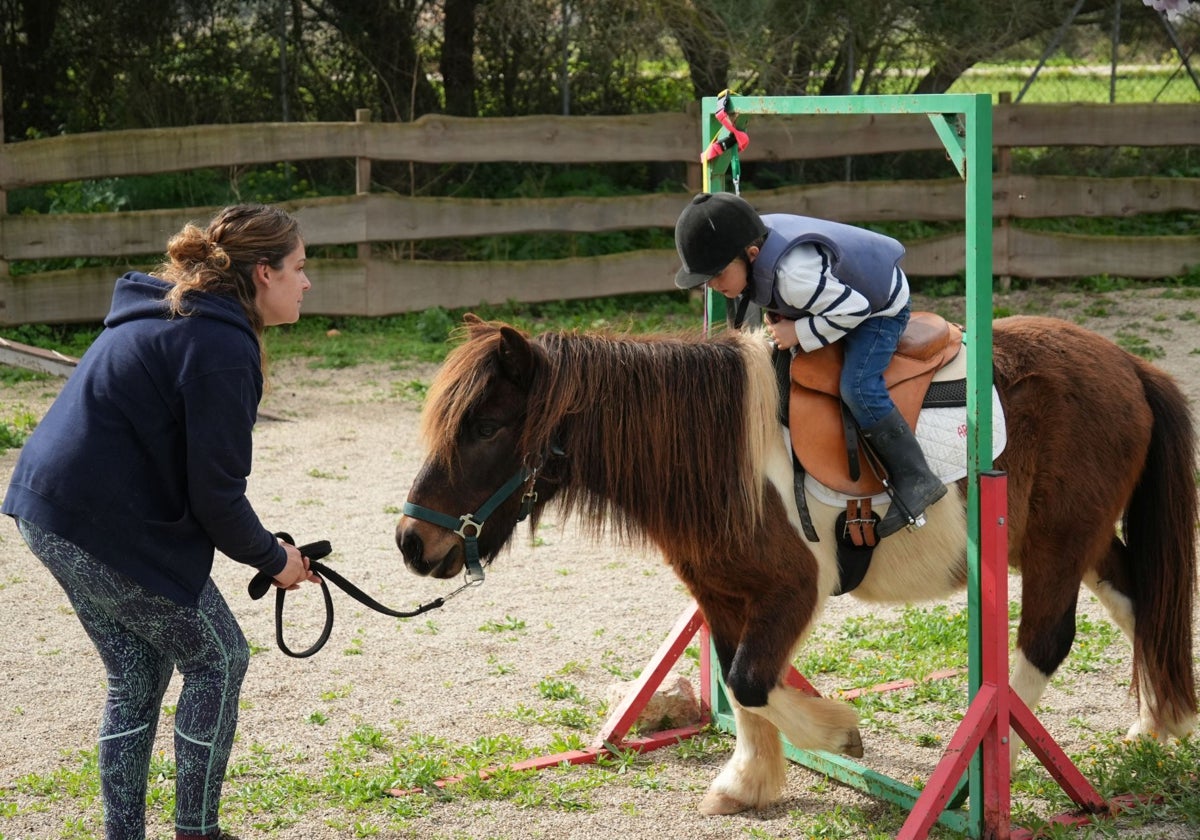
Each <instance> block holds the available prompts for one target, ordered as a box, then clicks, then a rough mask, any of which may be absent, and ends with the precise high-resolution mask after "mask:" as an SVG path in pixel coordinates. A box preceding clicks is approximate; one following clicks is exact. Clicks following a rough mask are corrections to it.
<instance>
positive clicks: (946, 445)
mask: <svg viewBox="0 0 1200 840" xmlns="http://www.w3.org/2000/svg"><path fill="white" fill-rule="evenodd" d="M915 434H916V437H917V441H918V442H919V443H920V444H921V451H922V452H924V453H925V460H926V461H927V462H928V463H929V469H931V470H932V471H933V473H934V475H936V476H938V477H939V478H941V480H942V481H943V482H945V483H946V484H949V483H950V482H952V481H958V480H959V479H960V478H965V477H966V475H967V409H966V407H965V406H964V407H962V408H925V409H922V410H921V414H920V416H918V417H917V428H916V430H915ZM1007 442H1008V434H1007V431H1006V429H1005V425H1004V408H1003V407H1002V406H1001V405H1000V394H999V392H998V391H997V390H996V388H995V386H993V387H992V457H993V458H995V457H996V456H997V455H999V454H1000V453H1001V452H1003V451H1004V445H1005V444H1006V443H1007ZM788 445H789V446H790V445H791V442H790V441H789V444H788ZM862 468H863V469H864V470H868V469H870V467H868V466H867V465H866V463H865V461H864V462H863V467H862ZM804 489H806V490H807V491H808V493H809V495H810V496H813V497H814V498H816V499H817V501H820V502H823V503H824V504H827V505H832V506H833V507H845V506H846V501H847V500H848V499H852V498H855V497H854V496H851V495H848V494H846V493H840V492H838V491H837V490H833V489H831V488H829V487H826V486H825V485H824V484H822V483H821V482H819V481H817V480H816V479H815V478H813V477H812V475H811V474H806V475H805V476H804ZM890 501H891V499H890V498H889V497H888V495H887V493H880V494H878V495H876V496H872V497H871V506H872V507H874V508H877V509H881V508H882V507H883V506H884V505H886V504H888V503H889V502H890Z"/></svg>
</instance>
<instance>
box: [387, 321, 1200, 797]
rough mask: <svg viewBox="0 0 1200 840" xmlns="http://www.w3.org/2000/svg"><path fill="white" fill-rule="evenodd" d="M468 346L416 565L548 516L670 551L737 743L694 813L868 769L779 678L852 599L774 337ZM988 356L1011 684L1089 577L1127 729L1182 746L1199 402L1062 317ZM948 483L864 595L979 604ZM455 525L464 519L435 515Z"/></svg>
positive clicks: (1044, 647)
mask: <svg viewBox="0 0 1200 840" xmlns="http://www.w3.org/2000/svg"><path fill="white" fill-rule="evenodd" d="M462 332H463V333H465V339H464V340H463V341H462V342H461V343H460V344H459V345H458V346H456V347H455V348H454V349H453V350H452V351H451V352H450V354H449V355H448V356H447V359H446V361H445V363H444V364H443V366H442V367H441V368H440V370H439V372H438V373H437V375H436V377H435V379H434V381H433V383H432V385H431V387H430V389H429V392H428V395H427V400H426V404H425V406H424V408H423V411H422V419H421V435H422V438H423V440H424V442H425V445H426V446H427V449H428V453H427V456H426V460H425V461H424V463H423V465H422V466H421V468H420V470H419V471H418V473H417V475H416V477H415V479H414V481H413V484H412V487H411V490H410V491H409V495H408V504H407V505H406V506H405V509H404V513H403V515H402V516H401V518H400V520H399V522H398V523H397V525H396V534H395V536H396V543H397V546H398V547H399V549H400V551H401V553H402V555H403V558H404V562H405V564H406V565H407V566H408V568H409V569H410V570H411V571H413V572H415V573H417V574H420V575H431V576H434V577H437V578H450V577H453V576H455V575H457V574H458V573H460V572H461V571H463V569H464V564H468V565H469V561H471V560H472V559H474V558H482V560H483V562H490V560H492V559H494V558H495V556H496V555H497V553H498V552H499V551H500V550H501V548H503V547H504V546H505V545H506V544H507V543H508V542H509V540H510V538H511V537H512V535H513V533H514V529H515V527H516V523H517V521H518V520H519V519H520V518H522V517H523V516H524V515H525V514H529V515H530V516H531V521H532V523H533V524H534V525H535V526H536V523H537V520H538V516H539V514H540V513H541V511H542V510H543V509H544V508H545V505H547V504H549V503H551V502H554V503H555V504H557V505H558V506H559V507H560V509H561V510H562V512H563V515H564V516H574V517H575V518H576V519H577V520H578V521H579V522H581V524H582V525H583V526H584V528H585V530H586V531H587V532H589V533H590V534H592V535H593V536H595V537H600V536H602V535H604V534H606V533H607V534H611V535H613V536H615V537H617V538H618V539H622V540H628V541H632V542H638V541H641V542H649V543H651V544H653V545H654V546H657V548H658V549H659V550H660V551H661V553H662V555H663V557H664V559H665V560H666V562H667V563H669V565H670V566H671V568H672V569H673V571H674V572H675V573H676V574H677V575H678V577H679V578H680V580H681V581H682V582H683V583H684V584H685V585H686V586H687V588H688V590H689V591H690V593H691V595H692V596H693V598H694V599H695V601H696V603H697V605H698V607H699V608H700V610H701V613H702V615H703V617H704V619H705V621H706V622H707V624H708V627H709V630H710V634H711V638H712V642H713V645H714V649H715V651H716V656H717V660H718V663H719V665H720V668H721V673H722V675H723V677H724V680H725V683H726V686H727V688H728V690H729V693H730V696H731V698H732V701H733V703H732V705H733V712H734V720H735V725H736V733H737V739H736V743H735V747H734V751H733V753H732V755H731V757H730V758H729V760H728V762H727V763H726V764H725V766H724V767H723V768H722V769H721V771H720V772H719V774H718V775H717V776H716V778H715V779H714V780H713V782H712V783H711V785H710V787H709V789H708V791H707V792H706V794H705V795H704V797H703V799H702V800H701V802H700V805H699V807H700V810H701V811H702V812H703V813H705V814H730V813H736V812H739V811H743V810H747V809H761V808H764V807H766V806H767V805H769V804H770V803H772V802H773V801H775V800H776V799H777V798H778V797H779V795H780V792H781V790H782V788H783V785H784V781H785V773H786V762H785V759H784V756H783V751H782V744H781V741H780V737H779V735H780V733H782V734H783V735H784V736H786V737H787V739H788V740H789V741H790V742H791V743H792V744H793V745H795V746H796V747H798V748H800V749H809V750H827V751H830V752H834V753H843V754H847V755H851V756H855V757H858V756H861V755H862V754H863V748H862V740H861V737H860V734H859V730H858V726H857V717H856V713H855V711H854V709H853V708H852V707H850V706H849V705H847V704H845V703H842V702H839V701H836V700H833V699H829V698H825V697H819V696H811V695H809V694H806V693H803V692H802V691H800V690H799V689H797V688H794V687H792V686H791V685H789V684H788V683H787V681H786V674H787V672H788V669H789V667H790V662H791V661H792V660H793V658H794V656H795V654H796V652H797V649H798V647H799V646H800V644H801V643H802V642H803V640H804V638H805V636H806V634H807V633H808V632H809V630H810V629H811V628H812V626H813V624H814V622H815V620H816V618H817V617H818V615H819V613H820V611H821V608H822V606H823V604H824V603H825V601H826V599H827V598H828V597H829V596H830V595H831V594H833V593H834V592H835V591H836V589H837V587H838V581H839V571H838V561H837V557H836V554H835V550H834V546H833V543H834V540H833V539H831V538H830V536H829V535H830V534H831V533H832V529H833V527H834V516H835V515H836V513H837V511H836V510H834V509H832V508H826V507H824V506H822V505H819V504H818V505H813V506H812V507H813V520H814V524H815V526H816V530H817V532H818V534H823V535H825V538H824V539H821V538H818V541H816V542H809V541H808V540H806V539H805V536H804V533H803V529H802V523H801V521H800V517H799V513H798V506H797V504H796V501H795V496H794V484H793V481H794V473H793V464H792V460H791V455H790V453H789V451H788V448H787V445H786V440H785V437H784V434H783V431H784V429H783V427H782V426H781V424H780V419H779V404H780V389H779V385H778V382H777V380H776V377H775V374H774V370H773V368H772V363H771V357H770V350H769V348H768V346H767V344H766V342H765V340H764V339H763V337H762V334H761V333H758V334H754V333H746V332H743V331H740V330H724V331H722V332H720V333H718V334H716V335H715V336H711V337H709V336H704V335H702V334H700V332H699V331H698V330H697V331H696V334H694V335H690V334H671V335H646V336H631V335H618V334H610V333H604V332H595V331H592V332H587V331H583V332H580V331H568V332H548V333H545V334H541V335H538V336H537V337H536V338H532V339H531V338H530V337H529V336H528V335H526V334H525V333H523V332H521V331H519V330H517V329H514V328H513V327H511V326H508V325H506V324H502V323H497V322H484V321H482V320H480V319H479V318H476V317H475V316H473V315H468V316H467V317H466V319H465V323H464V325H463V329H462ZM993 345H994V354H993V358H994V360H993V369H994V383H995V385H996V389H997V391H998V394H999V397H1000V401H1001V404H1002V406H1003V409H1004V412H1005V418H1006V423H1007V433H1008V441H1007V446H1006V448H1005V449H1004V451H1003V452H1002V453H1001V455H1000V456H999V457H998V458H997V459H996V461H995V467H996V469H998V470H1004V471H1005V472H1006V473H1007V476H1008V534H1009V537H1008V539H1009V557H1008V563H1009V566H1010V567H1011V568H1012V569H1015V570H1018V571H1019V572H1020V573H1021V580H1022V584H1021V595H1020V598H1021V614H1020V623H1019V628H1018V632H1017V639H1016V651H1015V652H1014V655H1013V666H1012V674H1011V684H1012V686H1013V688H1014V690H1015V692H1016V693H1017V695H1018V696H1019V697H1020V698H1021V700H1022V701H1024V702H1025V704H1026V705H1027V706H1028V707H1029V708H1031V709H1033V708H1035V707H1036V706H1037V703H1038V700H1039V699H1040V697H1041V696H1042V693H1043V691H1044V690H1045V688H1046V686H1047V684H1048V682H1049V680H1050V678H1051V677H1052V675H1053V674H1054V673H1055V671H1056V670H1057V668H1058V667H1059V665H1060V664H1061V663H1062V661H1063V660H1064V658H1065V657H1066V656H1067V654H1068V652H1069V651H1070V648H1071V645H1072V642H1073V640H1074V636H1075V614H1076V601H1077V598H1078V596H1079V592H1080V586H1081V584H1082V585H1084V586H1086V587H1087V588H1088V589H1089V590H1091V591H1092V592H1093V593H1094V594H1095V595H1096V597H1097V598H1098V600H1099V601H1100V603H1102V604H1103V605H1104V607H1105V608H1106V610H1107V612H1108V614H1109V615H1110V616H1111V618H1112V619H1113V621H1114V622H1115V623H1116V624H1117V626H1119V627H1120V628H1121V630H1122V631H1123V632H1124V634H1125V635H1126V636H1127V637H1128V639H1129V641H1130V642H1131V644H1132V647H1133V677H1132V682H1131V691H1132V692H1133V693H1134V695H1135V696H1136V698H1137V704H1138V717H1137V719H1136V720H1135V721H1134V722H1133V724H1132V725H1131V727H1130V729H1129V732H1130V735H1132V736H1138V735H1145V736H1152V737H1161V738H1166V737H1169V736H1183V735H1185V734H1187V733H1188V732H1190V731H1191V730H1192V729H1193V728H1194V726H1195V722H1196V708H1197V703H1196V693H1195V682H1194V674H1193V660H1192V620H1193V606H1192V599H1193V590H1194V586H1195V577H1196V548H1195V538H1196V537H1195V535H1196V525H1197V492H1196V486H1195V483H1194V479H1193V475H1194V469H1195V451H1194V447H1195V442H1194V433H1193V427H1192V420H1191V417H1190V415H1189V413H1188V408H1187V402H1186V399H1185V397H1184V395H1183V394H1182V393H1181V391H1180V389H1179V388H1178V386H1177V385H1176V384H1175V382H1174V381H1173V380H1172V379H1171V378H1170V377H1169V376H1168V375H1167V374H1166V373H1164V372H1162V371H1160V370H1159V369H1157V368H1155V367H1154V366H1152V365H1150V364H1149V363H1147V362H1145V361H1144V360H1142V359H1140V358H1138V357H1136V356H1134V355H1132V354H1130V353H1128V352H1126V351H1125V350H1123V349H1121V348H1119V347H1118V346H1116V345H1115V344H1113V343H1112V342H1110V341H1108V340H1107V339H1105V338H1103V337H1102V336H1099V335H1096V334H1095V333H1092V332H1089V331H1087V330H1085V329H1083V328H1081V327H1079V326H1076V325H1073V324H1071V323H1068V322H1065V321H1061V320H1056V319H1052V318H1043V317H1025V316H1018V317H1010V318H1002V319H998V320H997V321H996V322H995V324H994V327H993ZM796 422H798V420H797V418H795V417H793V418H792V423H793V424H795V423H796ZM799 422H803V418H800V420H799ZM948 487H949V491H950V492H949V493H947V495H946V497H945V498H943V499H942V500H941V501H940V502H938V503H937V504H935V505H933V506H932V507H930V508H929V509H928V510H927V512H926V515H927V524H926V525H925V526H924V527H922V528H919V529H916V530H907V529H906V530H902V531H900V532H898V533H896V534H894V535H892V536H889V537H887V538H886V539H884V540H882V541H881V542H880V544H879V545H878V547H877V548H876V550H875V554H874V559H873V560H872V562H871V564H870V566H869V568H868V571H867V573H866V575H865V577H864V578H863V580H862V582H861V583H860V584H859V586H858V587H857V588H856V589H854V590H853V592H852V593H851V594H852V595H854V596H855V597H858V598H862V599H866V600H868V601H874V602H893V603H907V602H913V601H924V600H930V599H936V598H942V597H946V596H948V595H950V594H952V593H953V592H955V591H956V590H958V589H960V588H961V587H963V586H964V585H965V583H966V580H967V559H966V521H967V520H966V512H965V508H966V480H965V479H964V480H960V481H957V482H954V483H952V484H949V485H948ZM464 509H465V510H467V511H473V512H474V513H473V514H468V515H464V516H462V517H458V518H456V517H450V516H447V515H446V514H445V513H444V512H445V511H450V512H455V511H462V510H464ZM484 519H486V520H487V523H486V524H487V527H486V528H484V527H483V520H484ZM460 522H461V523H462V527H457V528H456V527H455V526H457V525H459V523H460ZM1118 523H1119V524H1120V528H1119V531H1118V528H1117V525H1118ZM1014 741H1015V743H1014V744H1013V748H1014V752H1015V749H1016V748H1019V746H1020V744H1019V739H1014Z"/></svg>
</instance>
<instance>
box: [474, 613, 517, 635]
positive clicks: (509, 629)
mask: <svg viewBox="0 0 1200 840" xmlns="http://www.w3.org/2000/svg"><path fill="white" fill-rule="evenodd" d="M479 629H480V631H481V632H484V633H521V632H524V630H525V621H524V620H523V619H520V618H513V617H512V616H511V615H506V616H504V620H503V621H496V620H495V619H491V618H489V619H488V620H487V621H485V622H484V623H483V624H482V625H480V627H479Z"/></svg>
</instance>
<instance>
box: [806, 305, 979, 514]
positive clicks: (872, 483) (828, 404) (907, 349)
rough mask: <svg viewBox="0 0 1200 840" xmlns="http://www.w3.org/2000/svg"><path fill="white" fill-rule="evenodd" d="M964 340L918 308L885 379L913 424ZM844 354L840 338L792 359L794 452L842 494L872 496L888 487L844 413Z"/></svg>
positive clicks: (956, 329) (959, 330)
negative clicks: (936, 379)
mask: <svg viewBox="0 0 1200 840" xmlns="http://www.w3.org/2000/svg"><path fill="white" fill-rule="evenodd" d="M962 339H963V331H962V328H961V327H959V326H958V325H955V324H951V323H950V322H949V321H947V320H946V319H945V318H943V317H942V316H940V315H937V314H935V313H933V312H914V313H913V314H912V317H911V318H910V319H909V322H908V327H907V328H906V329H905V331H904V334H903V335H902V336H901V337H900V343H899V345H898V346H897V348H896V352H895V354H894V355H893V356H892V362H891V364H890V365H888V367H887V370H886V371H885V372H884V377H883V379H884V382H885V383H886V385H887V387H888V392H889V393H890V394H891V396H892V401H893V402H895V404H896V407H897V408H898V409H899V410H900V413H901V414H902V415H903V416H904V419H905V420H907V421H908V425H909V427H910V428H913V429H915V428H916V427H917V415H918V414H919V413H920V411H921V405H922V403H923V402H924V400H925V394H926V391H927V390H928V389H929V385H930V383H931V382H932V381H933V377H934V374H935V373H937V371H938V370H939V369H941V368H942V367H944V366H946V365H948V364H950V363H951V362H952V361H954V359H955V357H956V356H958V354H959V351H960V350H961V349H962ZM844 353H845V351H844V349H843V347H842V343H841V342H840V341H835V342H834V343H832V344H829V345H826V346H825V347H822V348H821V349H820V350H816V351H813V352H811V353H798V354H796V356H795V358H793V359H792V362H791V388H790V393H789V397H788V417H789V423H788V428H789V430H790V434H791V439H792V451H793V452H794V453H795V455H796V457H797V459H798V460H799V462H800V464H801V466H803V468H804V469H805V470H806V471H807V472H808V473H810V474H811V475H812V476H813V478H815V479H816V480H817V481H819V482H821V484H823V485H825V486H826V487H828V488H830V489H832V490H835V491H837V492H839V493H845V494H847V495H850V496H854V497H857V498H869V497H871V496H874V495H876V494H879V493H882V492H884V487H883V484H882V483H881V482H880V480H879V478H878V477H877V476H876V475H875V472H874V470H872V469H871V468H870V467H869V466H866V465H865V464H862V463H861V460H860V459H859V458H858V453H859V451H860V447H859V445H858V440H857V429H856V428H855V426H854V423H853V421H851V420H849V415H848V413H844V412H843V405H842V400H841V396H840V393H841V389H840V387H839V381H840V379H841V373H842V359H843V357H844ZM848 430H849V432H848Z"/></svg>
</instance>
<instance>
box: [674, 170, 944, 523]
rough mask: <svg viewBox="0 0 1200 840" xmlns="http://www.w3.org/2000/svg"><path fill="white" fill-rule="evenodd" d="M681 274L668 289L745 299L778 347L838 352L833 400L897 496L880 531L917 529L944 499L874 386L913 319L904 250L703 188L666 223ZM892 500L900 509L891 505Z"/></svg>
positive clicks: (883, 239)
mask: <svg viewBox="0 0 1200 840" xmlns="http://www.w3.org/2000/svg"><path fill="white" fill-rule="evenodd" d="M675 246H676V248H677V249H678V251H679V257H680V259H681V260H682V262H683V267H682V268H680V269H679V272H678V273H677V274H676V275H675V285H676V286H678V287H679V288H681V289H692V288H695V287H696V286H700V285H702V284H705V283H707V284H708V286H709V288H711V289H713V290H715V291H717V292H719V293H720V294H722V295H724V296H725V297H727V298H730V299H734V298H738V297H739V296H743V295H745V296H746V297H748V299H749V300H750V301H751V302H753V303H755V304H757V305H758V306H759V307H760V308H762V309H763V310H764V311H765V312H766V320H767V327H766V329H767V331H768V332H769V333H770V334H771V336H772V338H773V339H774V340H775V344H776V345H777V346H778V347H779V348H780V349H781V350H792V348H796V349H795V350H792V352H808V351H812V350H816V349H818V348H820V347H824V346H825V345H827V344H830V343H832V342H834V341H839V340H840V341H842V342H843V345H844V347H845V363H844V366H843V368H842V378H841V383H840V386H841V395H842V400H843V401H844V402H845V403H846V406H847V407H848V408H849V410H850V413H851V415H852V416H853V417H854V419H855V420H856V421H857V422H858V425H859V428H860V429H861V431H862V436H863V438H864V439H865V440H866V441H867V442H868V443H869V444H870V446H871V447H872V449H873V450H874V451H875V452H876V454H878V455H879V458H880V460H882V461H883V464H884V466H885V467H886V468H887V471H888V473H889V475H890V477H891V478H890V480H891V482H892V484H893V486H894V487H895V491H896V496H895V498H894V499H893V503H892V505H891V506H890V507H889V509H888V512H887V514H886V516H884V518H883V521H882V522H881V523H880V525H879V527H878V528H877V529H876V530H877V532H878V534H879V536H881V537H885V536H887V535H889V534H893V533H895V532H896V531H898V530H900V528H902V527H904V526H906V525H907V526H910V527H913V528H919V527H921V526H922V525H924V524H925V517H924V512H925V509H926V508H928V507H929V506H930V505H932V504H933V503H934V502H936V501H937V500H938V499H940V498H942V496H944V495H945V494H946V487H945V485H943V484H942V482H941V481H940V480H939V479H938V478H937V476H935V475H934V474H933V473H932V472H931V471H930V469H929V465H928V464H926V462H925V455H924V453H923V452H922V451H921V446H920V444H918V443H917V439H916V438H915V437H914V436H913V433H912V430H911V429H909V427H908V423H907V422H905V420H904V417H903V416H902V415H901V414H900V411H899V409H897V408H896V405H895V403H893V402H892V398H891V396H890V395H889V394H888V391H887V386H886V385H884V382H883V371H884V369H885V368H886V367H887V366H888V363H889V362H890V361H891V358H892V354H893V353H894V352H895V351H896V345H897V343H898V342H899V341H900V334H901V333H902V332H904V327H905V326H906V325H907V324H908V318H909V314H910V308H909V290H908V280H907V279H906V278H905V276H904V272H903V271H901V270H900V267H899V265H898V263H899V262H900V258H901V257H902V256H903V255H904V246H903V245H901V244H900V243H899V242H897V241H896V240H895V239H892V238H890V237H888V236H884V235H882V234H879V233H874V232H873V231H869V230H865V229H863V228H858V227H853V226H851V225H845V224H841V223H838V222H831V221H827V220H824V219H814V218H810V217H808V216H793V215H788V214H783V213H778V214H769V215H766V216H761V217H760V216H759V215H758V213H757V212H755V210H754V208H753V207H751V206H750V204H749V203H748V202H746V201H745V200H744V199H742V198H740V197H738V196H736V195H733V194H732V193H700V194H699V195H697V196H696V197H695V198H693V199H692V201H691V203H690V204H689V205H688V206H687V207H686V208H684V210H683V212H682V213H681V214H680V216H679V220H678V221H677V222H676V224H675ZM897 501H898V502H899V504H897Z"/></svg>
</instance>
